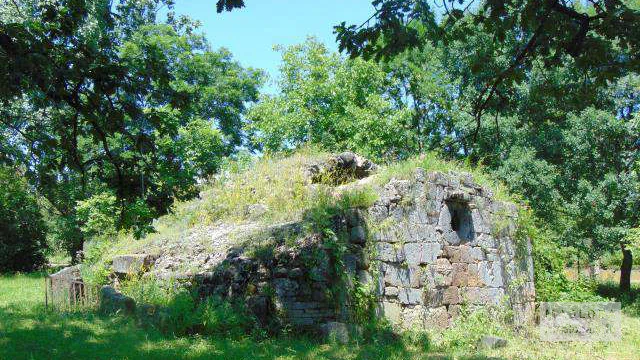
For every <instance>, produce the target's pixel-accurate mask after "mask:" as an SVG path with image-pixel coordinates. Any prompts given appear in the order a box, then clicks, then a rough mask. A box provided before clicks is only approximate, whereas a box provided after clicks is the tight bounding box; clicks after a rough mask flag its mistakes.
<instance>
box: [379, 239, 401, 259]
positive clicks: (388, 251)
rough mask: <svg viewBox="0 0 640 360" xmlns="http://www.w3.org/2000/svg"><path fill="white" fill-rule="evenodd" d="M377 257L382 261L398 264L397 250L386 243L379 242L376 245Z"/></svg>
mask: <svg viewBox="0 0 640 360" xmlns="http://www.w3.org/2000/svg"><path fill="white" fill-rule="evenodd" d="M375 257H376V259H377V260H380V261H386V262H398V256H397V252H396V248H395V247H394V246H393V244H389V243H386V242H379V243H377V244H376V255H375Z"/></svg>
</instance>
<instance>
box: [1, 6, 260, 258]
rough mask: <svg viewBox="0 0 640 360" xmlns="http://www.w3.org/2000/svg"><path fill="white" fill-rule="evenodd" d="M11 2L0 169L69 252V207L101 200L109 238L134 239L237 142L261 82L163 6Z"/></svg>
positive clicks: (73, 223)
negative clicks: (8, 172) (4, 166)
mask: <svg viewBox="0 0 640 360" xmlns="http://www.w3.org/2000/svg"><path fill="white" fill-rule="evenodd" d="M14 3H15V4H16V7H15V8H14V7H13V6H8V7H7V8H6V9H5V8H4V7H3V10H6V11H4V12H3V13H2V14H1V15H2V18H1V20H2V21H1V22H0V39H1V41H0V48H1V51H0V57H1V59H2V65H1V66H0V73H2V74H3V76H2V80H0V81H1V84H0V85H1V86H0V87H1V88H2V90H1V91H0V102H1V103H2V107H1V108H0V109H1V110H0V111H1V112H2V118H3V120H2V123H1V125H0V130H1V131H0V133H2V134H3V137H5V136H6V137H7V138H8V139H9V141H7V142H6V143H5V142H3V144H2V161H3V162H5V163H9V164H12V165H15V166H21V167H23V168H24V169H26V171H25V173H26V176H27V178H28V179H29V182H30V184H32V185H33V186H34V187H35V188H37V189H38V191H39V192H40V193H41V194H42V195H43V196H44V197H45V198H46V199H47V200H48V202H49V204H50V205H51V208H52V210H53V211H54V213H55V214H56V216H57V217H58V218H57V219H56V222H60V223H64V225H63V224H59V226H58V225H56V226H53V229H54V230H56V229H64V227H65V226H69V227H70V228H71V229H75V231H74V232H73V233H72V234H64V235H59V236H57V237H58V238H60V239H64V240H63V241H64V242H65V244H66V245H65V246H64V247H65V248H67V249H68V250H69V251H70V252H71V253H74V252H75V251H77V250H78V249H79V246H80V245H81V244H82V241H83V239H84V236H83V233H82V232H81V231H79V228H80V227H82V226H84V225H83V222H82V221H79V220H78V219H77V218H76V216H77V214H76V210H75V206H76V202H77V201H84V200H86V199H89V198H91V197H92V196H99V195H100V194H102V193H104V192H107V191H110V192H112V193H113V194H114V196H115V197H116V200H117V201H116V202H115V205H116V208H115V209H113V210H114V211H115V214H114V215H115V216H114V218H115V219H116V224H115V225H116V228H117V229H120V228H125V229H127V228H133V229H134V230H135V232H136V233H137V234H138V235H142V234H144V233H145V232H146V231H148V230H149V229H148V226H147V224H148V222H149V221H150V220H151V219H152V218H153V217H155V216H157V215H158V214H162V213H165V212H166V211H167V210H168V208H169V206H170V205H171V203H172V202H173V200H174V199H175V198H177V199H184V198H189V197H192V196H194V195H195V194H196V189H195V184H196V181H197V179H198V178H204V177H207V176H209V175H211V174H213V173H215V172H216V171H218V170H219V167H220V164H221V162H222V158H223V157H225V156H228V155H231V154H233V153H234V152H235V151H236V148H237V147H238V146H239V145H241V144H242V143H243V139H242V126H243V118H242V113H243V112H244V111H245V107H246V104H248V103H249V102H251V101H255V100H257V89H258V87H259V86H260V84H261V83H262V77H263V76H262V73H261V72H260V71H254V70H251V69H244V68H242V67H241V66H240V65H239V64H238V63H237V62H235V61H233V59H232V57H231V54H230V53H229V52H228V51H226V50H224V49H221V50H217V51H216V50H212V49H211V46H210V45H209V44H208V43H207V41H206V40H205V38H204V36H203V35H201V34H198V33H197V32H196V30H197V25H198V24H197V23H196V22H193V21H191V20H190V19H188V18H186V17H176V15H175V13H173V11H172V7H173V1H170V0H166V1H165V0H149V1H134V0H121V1H118V2H117V3H116V4H113V6H112V2H111V1H104V0H86V1H75V0H63V1H57V2H50V1H44V0H20V1H17V2H14ZM18 5H19V6H18ZM163 6H167V7H168V14H167V16H166V18H164V19H159V18H157V16H158V15H157V14H158V10H159V9H160V8H161V7H163ZM87 234H88V233H87V232H85V234H84V235H85V236H86V235H87Z"/></svg>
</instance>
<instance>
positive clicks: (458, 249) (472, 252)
mask: <svg viewBox="0 0 640 360" xmlns="http://www.w3.org/2000/svg"><path fill="white" fill-rule="evenodd" d="M444 251H445V253H446V255H447V257H448V258H449V261H451V262H452V263H475V262H478V261H481V260H484V252H483V251H482V249H481V248H479V247H471V246H468V245H460V246H445V247H444Z"/></svg>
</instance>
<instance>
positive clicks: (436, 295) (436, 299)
mask: <svg viewBox="0 0 640 360" xmlns="http://www.w3.org/2000/svg"><path fill="white" fill-rule="evenodd" d="M422 293H423V303H424V305H425V306H428V307H430V308H434V307H438V306H441V305H442V296H443V295H444V289H437V288H423V289H422Z"/></svg>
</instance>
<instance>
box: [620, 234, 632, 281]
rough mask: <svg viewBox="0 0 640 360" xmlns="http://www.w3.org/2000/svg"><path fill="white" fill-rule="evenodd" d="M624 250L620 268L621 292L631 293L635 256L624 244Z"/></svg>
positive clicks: (622, 245)
mask: <svg viewBox="0 0 640 360" xmlns="http://www.w3.org/2000/svg"><path fill="white" fill-rule="evenodd" d="M620 249H621V250H622V265H621V266H620V291H621V292H623V293H624V292H629V291H631V269H632V267H633V255H632V254H631V250H629V249H627V247H626V246H625V245H624V244H620Z"/></svg>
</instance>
